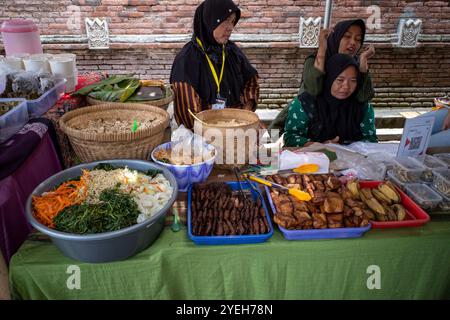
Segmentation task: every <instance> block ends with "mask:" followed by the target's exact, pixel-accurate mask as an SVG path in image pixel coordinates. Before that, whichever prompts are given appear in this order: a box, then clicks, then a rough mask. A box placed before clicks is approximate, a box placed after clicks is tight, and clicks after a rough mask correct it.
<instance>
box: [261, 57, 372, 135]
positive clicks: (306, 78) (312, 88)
mask: <svg viewBox="0 0 450 320" xmlns="http://www.w3.org/2000/svg"><path fill="white" fill-rule="evenodd" d="M315 60H316V58H315V57H312V56H311V57H308V58H306V60H305V62H304V64H303V79H302V84H301V87H300V91H299V94H301V93H303V92H307V93H309V94H310V95H312V96H314V97H317V96H318V95H319V94H320V93H321V92H322V88H323V81H324V78H325V73H323V72H321V71H320V70H318V69H317V68H316V67H315V66H314V61H315ZM360 75H361V84H360V87H359V88H358V91H357V93H356V99H357V100H358V101H359V102H369V101H370V100H372V98H373V97H374V96H375V91H374V89H373V85H372V78H371V77H370V73H369V72H367V73H361V74H360ZM288 108H289V105H288V106H287V107H285V108H283V110H281V112H280V113H279V114H278V115H277V117H276V118H275V119H274V120H273V121H272V123H271V124H270V126H269V130H271V129H279V130H281V132H283V128H284V126H285V121H286V118H287V113H288Z"/></svg>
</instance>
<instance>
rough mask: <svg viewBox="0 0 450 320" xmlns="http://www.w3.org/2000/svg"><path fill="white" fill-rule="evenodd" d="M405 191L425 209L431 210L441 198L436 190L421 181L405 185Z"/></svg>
mask: <svg viewBox="0 0 450 320" xmlns="http://www.w3.org/2000/svg"><path fill="white" fill-rule="evenodd" d="M406 193H407V194H408V195H409V196H410V197H411V199H412V200H413V201H414V202H416V203H417V204H418V205H419V206H420V207H421V208H422V209H425V210H433V209H434V208H436V207H437V205H438V204H439V203H440V202H441V201H442V200H443V199H442V197H441V196H440V195H439V194H438V193H437V192H436V191H434V190H433V189H431V188H430V187H429V186H427V185H425V184H421V183H412V184H410V185H408V186H407V187H406Z"/></svg>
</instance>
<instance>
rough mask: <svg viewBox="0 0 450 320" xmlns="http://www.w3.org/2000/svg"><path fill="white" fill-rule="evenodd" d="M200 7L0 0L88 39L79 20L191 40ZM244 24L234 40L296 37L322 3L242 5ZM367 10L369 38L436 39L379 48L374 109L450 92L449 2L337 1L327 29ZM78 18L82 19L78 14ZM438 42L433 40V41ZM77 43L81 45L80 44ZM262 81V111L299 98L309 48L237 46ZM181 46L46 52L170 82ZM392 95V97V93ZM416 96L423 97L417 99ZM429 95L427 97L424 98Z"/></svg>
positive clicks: (1, 12) (178, 2) (133, 1)
mask: <svg viewBox="0 0 450 320" xmlns="http://www.w3.org/2000/svg"><path fill="white" fill-rule="evenodd" d="M200 2H201V1H200V0H166V1H163V0H160V1H158V0H64V1H63V0H55V1H50V0H45V1H36V0H14V1H12V0H0V4H3V5H1V6H0V20H3V19H7V18H15V17H22V18H31V19H33V20H34V21H35V22H36V23H37V24H38V25H39V27H40V30H41V33H42V34H43V35H46V36H53V35H77V36H78V37H79V38H83V37H85V29H84V18H85V17H90V18H92V17H102V18H106V19H107V20H108V23H109V29H110V34H111V35H115V36H119V35H145V34H147V35H154V34H173V35H180V34H190V33H191V32H192V29H191V24H192V17H193V13H194V10H195V7H196V6H197V5H198V4H199V3H200ZM236 2H237V3H239V5H240V7H241V10H242V19H241V21H240V22H239V24H238V26H237V28H236V30H235V33H237V34H242V35H256V34H260V35H271V34H272V35H273V34H278V35H280V34H285V35H295V34H298V29H299V19H300V17H305V18H306V17H317V16H323V11H324V5H325V1H317V0H300V1H292V0H247V1H244V0H240V1H236ZM370 5H379V8H380V13H381V28H380V29H372V30H368V35H369V36H371V35H392V34H395V33H396V29H397V25H398V21H399V18H401V17H416V18H421V19H422V20H423V28H422V34H423V35H425V36H436V35H439V39H440V40H432V41H431V40H430V41H428V42H425V41H423V42H422V43H421V44H419V46H418V47H417V48H414V49H401V48H395V46H394V45H393V44H392V43H389V42H376V40H374V42H375V43H374V44H375V46H376V50H377V53H376V56H375V57H374V58H373V59H372V60H371V63H370V69H371V73H372V76H373V80H374V86H375V87H376V88H377V97H376V99H375V100H374V102H375V104H376V105H378V106H429V105H430V104H431V103H432V98H433V97H434V96H435V95H441V94H443V93H449V94H450V92H449V88H450V72H449V70H450V20H449V19H448V17H449V15H450V5H449V1H376V0H374V1H354V0H343V1H341V0H339V1H336V0H335V1H334V11H333V18H332V23H334V22H336V21H339V20H343V19H346V18H354V17H362V18H367V17H369V16H370V12H368V11H367V8H368V7H369V6H370ZM78 13H79V14H78ZM432 39H436V37H434V38H432ZM78 42H79V41H78ZM240 44H241V45H242V46H243V48H244V51H245V52H246V54H247V56H248V57H249V59H250V61H251V62H252V63H253V64H254V65H255V67H256V68H257V70H258V71H259V74H260V78H261V87H262V90H261V100H260V107H262V108H266V107H268V108H279V107H281V106H283V105H285V104H286V102H287V101H288V100H289V99H291V98H292V96H293V95H294V94H295V93H296V92H297V91H298V88H299V86H300V81H301V74H302V69H303V61H304V59H305V58H306V57H307V56H308V55H309V54H311V53H313V52H314V49H303V48H299V47H298V44H297V43H296V42H295V41H287V42H264V43H262V42H261V43H255V42H251V43H250V42H246V41H245V39H244V40H243V42H242V43H240ZM182 45H183V43H181V42H168V43H154V42H153V43H112V44H111V49H109V50H89V49H87V45H86V43H77V41H72V42H71V41H66V42H62V43H61V42H59V43H49V44H45V45H44V49H45V50H46V52H55V53H56V52H62V51H70V52H73V53H76V54H77V55H78V66H79V69H80V70H81V71H90V70H101V71H106V72H108V73H111V74H123V73H136V74H138V75H140V76H141V77H142V78H157V79H160V78H161V79H164V80H166V81H167V80H168V76H169V74H170V68H171V64H172V61H173V58H174V56H175V54H176V53H177V52H178V50H179V49H180V48H181V46H182ZM394 88H395V90H394ZM417 95H420V96H417ZM427 95H428V96H427Z"/></svg>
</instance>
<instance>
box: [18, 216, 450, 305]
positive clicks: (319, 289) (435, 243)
mask: <svg viewBox="0 0 450 320" xmlns="http://www.w3.org/2000/svg"><path fill="white" fill-rule="evenodd" d="M71 265H77V266H79V268H80V272H81V274H80V286H81V289H79V290H77V289H74V290H69V289H68V288H67V285H66V282H67V279H68V278H69V276H70V274H68V273H67V268H68V267H69V266H71ZM371 265H376V266H378V267H379V268H380V269H379V270H380V272H381V277H380V285H381V288H380V289H372V290H370V289H368V287H367V281H368V278H369V277H370V276H371V275H372V273H368V267H369V266H371ZM369 282H371V281H369ZM10 285H11V289H12V293H13V295H14V297H16V298H22V299H449V298H450V221H437V222H434V221H433V222H430V223H428V224H427V225H425V226H423V227H418V228H403V229H372V230H370V231H369V232H367V233H366V234H365V235H364V236H363V237H362V238H357V239H340V240H313V241H287V240H285V239H284V238H283V236H282V234H280V233H279V232H278V231H276V232H275V234H274V236H273V237H272V238H271V239H270V240H269V241H268V242H266V243H262V244H254V245H234V246H196V245H195V244H194V243H193V242H191V241H190V239H189V238H188V237H187V233H186V229H182V230H181V231H180V232H178V233H174V232H172V231H171V230H170V228H165V230H164V231H163V233H162V234H161V236H160V237H159V238H158V239H157V240H156V242H155V243H154V244H153V245H152V246H151V247H149V248H148V249H147V250H145V251H144V252H142V253H140V254H138V255H137V256H134V257H133V258H130V259H128V260H126V261H121V262H115V263H107V264H87V263H81V262H78V261H75V260H72V259H69V258H66V257H64V256H63V255H62V254H61V253H60V252H59V251H58V250H57V248H56V247H55V246H54V245H53V244H51V243H48V242H47V243H46V242H38V241H30V240H29V241H27V242H25V244H24V245H23V246H22V247H21V249H20V250H19V252H17V253H16V254H15V255H14V257H13V259H12V261H11V265H10Z"/></svg>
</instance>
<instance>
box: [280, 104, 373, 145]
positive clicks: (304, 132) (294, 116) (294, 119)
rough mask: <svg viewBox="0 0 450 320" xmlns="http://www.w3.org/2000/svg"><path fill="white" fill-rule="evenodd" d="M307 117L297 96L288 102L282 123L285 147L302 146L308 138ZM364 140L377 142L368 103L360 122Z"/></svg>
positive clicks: (370, 108)
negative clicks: (284, 120)
mask: <svg viewBox="0 0 450 320" xmlns="http://www.w3.org/2000/svg"><path fill="white" fill-rule="evenodd" d="M308 123H309V118H308V115H307V114H306V112H305V111H304V110H303V106H302V104H301V102H300V101H299V100H298V98H297V97H295V98H294V100H293V101H292V102H291V103H290V104H289V110H288V116H287V119H286V123H285V125H284V130H285V133H284V144H285V146H286V147H302V146H303V145H304V144H305V143H306V142H308V141H311V140H310V139H309V138H308ZM360 126H361V131H362V134H363V139H362V140H361V141H364V142H378V139H377V134H376V129H375V114H374V111H373V107H372V106H371V105H370V104H369V105H368V108H367V112H366V114H365V115H364V118H363V120H362V122H361V124H360Z"/></svg>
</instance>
